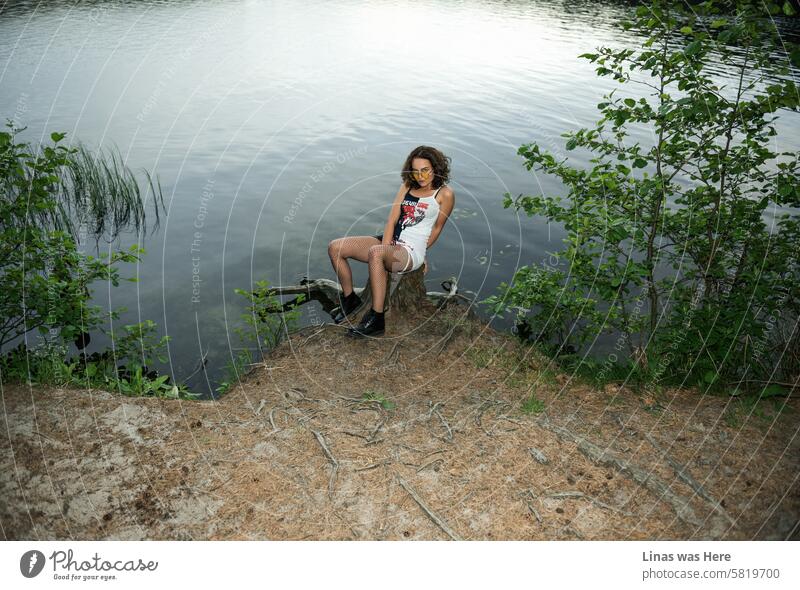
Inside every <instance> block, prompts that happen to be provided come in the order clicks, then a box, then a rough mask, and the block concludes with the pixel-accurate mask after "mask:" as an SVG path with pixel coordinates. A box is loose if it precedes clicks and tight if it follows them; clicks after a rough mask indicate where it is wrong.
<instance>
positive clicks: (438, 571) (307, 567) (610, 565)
mask: <svg viewBox="0 0 800 590" xmlns="http://www.w3.org/2000/svg"><path fill="white" fill-rule="evenodd" d="M798 548H800V545H798V544H796V543H792V542H781V541H775V542H770V541H755V542H687V541H673V542H655V541H654V542H650V541H629V542H613V541H605V542H603V541H601V542H589V541H564V542H533V541H532V542H501V541H495V542H443V541H442V542H424V541H414V542H369V541H363V542H357V541H352V542H322V541H317V542H314V541H272V542H270V541H265V542H256V541H229V542H178V541H150V542H124V541H107V542H102V541H81V542H60V541H59V542H55V541H48V542H38V541H14V542H5V543H2V544H0V582H1V583H2V587H3V588H51V587H52V588H65V587H67V586H69V587H78V588H84V587H88V586H92V587H102V588H115V589H122V588H137V589H140V588H142V587H159V588H166V587H171V588H185V587H189V588H192V590H195V589H197V588H214V589H216V590H219V589H223V590H224V589H226V588H231V587H233V585H236V587H254V586H256V585H257V586H258V587H263V588H309V587H319V588H324V589H325V590H329V589H335V588H347V589H348V590H357V589H360V588H369V589H370V590H375V589H378V588H380V589H385V588H388V589H394V588H397V589H402V590H408V589H409V588H410V587H411V586H412V585H413V586H417V587H422V588H442V589H445V588H460V587H466V588H473V587H483V588H493V589H494V588H501V589H505V588H512V587H513V588H553V587H556V585H558V587H563V588H577V587H586V588H606V587H608V588H614V589H618V588H619V589H624V588H666V587H669V588H719V589H720V590H723V589H724V590H730V589H734V588H742V589H744V588H747V589H748V590H752V589H758V588H769V589H778V588H798V587H800V578H798V574H797V571H798V567H797V561H798V557H799V556H798Z"/></svg>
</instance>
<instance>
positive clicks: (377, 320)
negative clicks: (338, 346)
mask: <svg viewBox="0 0 800 590" xmlns="http://www.w3.org/2000/svg"><path fill="white" fill-rule="evenodd" d="M384 329H385V326H384V324H383V313H378V312H376V311H375V310H374V309H372V308H371V307H370V308H369V311H368V312H367V313H365V314H364V317H363V318H361V323H359V324H358V326H356V327H355V328H348V330H347V335H348V336H350V337H352V338H363V337H364V336H378V335H380V334H383V332H384Z"/></svg>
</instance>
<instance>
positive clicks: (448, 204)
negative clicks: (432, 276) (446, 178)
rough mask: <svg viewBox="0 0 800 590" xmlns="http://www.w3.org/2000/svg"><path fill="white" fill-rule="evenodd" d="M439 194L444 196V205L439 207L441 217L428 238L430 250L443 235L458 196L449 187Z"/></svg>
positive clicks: (437, 219)
mask: <svg viewBox="0 0 800 590" xmlns="http://www.w3.org/2000/svg"><path fill="white" fill-rule="evenodd" d="M439 194H440V195H442V205H441V206H440V207H439V217H437V218H436V223H434V224H433V228H432V229H431V235H430V236H429V237H428V246H427V247H428V248H430V247H431V246H433V244H434V242H436V240H437V239H439V234H440V233H442V229H443V228H444V224H445V223H447V220H448V219H449V217H450V213H452V212H453V206H454V205H455V203H456V195H455V193H453V189H451V188H450V187H449V186H446V187H443V188H442V190H441V191H440V192H439Z"/></svg>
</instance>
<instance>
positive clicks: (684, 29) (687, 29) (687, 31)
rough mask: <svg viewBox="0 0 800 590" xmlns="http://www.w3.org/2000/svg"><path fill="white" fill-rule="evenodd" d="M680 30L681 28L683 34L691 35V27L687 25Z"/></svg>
mask: <svg viewBox="0 0 800 590" xmlns="http://www.w3.org/2000/svg"><path fill="white" fill-rule="evenodd" d="M680 30H681V33H683V34H684V35H691V34H692V27H689V26H686V27H681V29H680Z"/></svg>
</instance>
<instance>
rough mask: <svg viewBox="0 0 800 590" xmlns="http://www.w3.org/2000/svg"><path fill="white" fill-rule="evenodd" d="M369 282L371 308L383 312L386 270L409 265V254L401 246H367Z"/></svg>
mask: <svg viewBox="0 0 800 590" xmlns="http://www.w3.org/2000/svg"><path fill="white" fill-rule="evenodd" d="M368 259H369V283H370V287H372V309H373V310H374V311H377V312H379V313H383V307H384V303H385V299H386V272H387V271H389V272H399V271H402V270H405V269H407V268H408V267H410V266H411V255H410V254H409V253H408V251H407V250H406V249H405V248H403V247H402V246H393V245H389V246H384V245H382V244H380V245H377V246H371V247H370V248H369V254H368Z"/></svg>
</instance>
